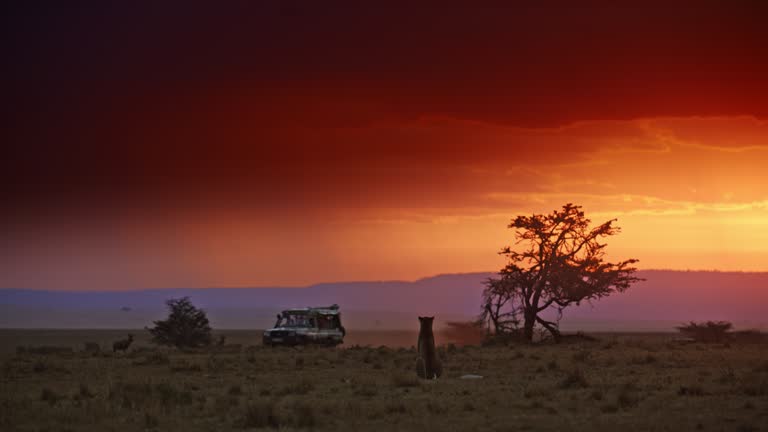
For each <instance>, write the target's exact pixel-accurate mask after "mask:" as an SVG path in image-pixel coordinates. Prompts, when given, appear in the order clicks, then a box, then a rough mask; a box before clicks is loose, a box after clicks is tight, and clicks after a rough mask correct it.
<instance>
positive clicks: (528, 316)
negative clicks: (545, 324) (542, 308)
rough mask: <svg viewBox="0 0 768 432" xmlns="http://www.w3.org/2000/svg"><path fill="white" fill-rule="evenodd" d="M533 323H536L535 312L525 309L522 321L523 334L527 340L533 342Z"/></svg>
mask: <svg viewBox="0 0 768 432" xmlns="http://www.w3.org/2000/svg"><path fill="white" fill-rule="evenodd" d="M534 324H536V312H533V311H529V310H526V311H525V313H524V321H523V336H524V337H525V340H527V341H528V342H533V326H534Z"/></svg>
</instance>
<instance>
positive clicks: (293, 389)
mask: <svg viewBox="0 0 768 432" xmlns="http://www.w3.org/2000/svg"><path fill="white" fill-rule="evenodd" d="M314 389H315V385H314V384H312V382H311V381H308V380H306V379H301V380H299V381H297V382H294V383H291V384H289V385H287V386H285V387H283V389H282V390H281V391H280V392H279V394H280V395H305V394H307V393H309V392H311V391H312V390H314Z"/></svg>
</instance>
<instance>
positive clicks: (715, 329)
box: [677, 321, 733, 343]
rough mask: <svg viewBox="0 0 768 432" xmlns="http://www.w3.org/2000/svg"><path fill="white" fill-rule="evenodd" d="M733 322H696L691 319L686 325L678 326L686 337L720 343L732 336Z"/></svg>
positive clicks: (698, 340)
mask: <svg viewBox="0 0 768 432" xmlns="http://www.w3.org/2000/svg"><path fill="white" fill-rule="evenodd" d="M732 328H733V324H731V323H730V322H728V321H707V322H705V323H696V322H693V321H691V322H690V323H688V324H686V325H682V326H679V327H677V330H678V331H679V332H680V333H681V334H682V335H683V336H685V337H689V338H691V339H693V340H695V341H697V342H704V343H720V342H725V341H727V340H729V339H730V338H731V336H732V335H731V333H730V331H731V329H732Z"/></svg>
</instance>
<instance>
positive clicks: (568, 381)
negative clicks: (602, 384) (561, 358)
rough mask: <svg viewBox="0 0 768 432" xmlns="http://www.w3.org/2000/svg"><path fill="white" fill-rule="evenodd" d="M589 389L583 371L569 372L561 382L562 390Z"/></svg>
mask: <svg viewBox="0 0 768 432" xmlns="http://www.w3.org/2000/svg"><path fill="white" fill-rule="evenodd" d="M585 387H589V383H588V382H587V378H586V377H585V376H584V373H583V372H582V371H581V369H574V370H573V371H571V372H569V373H568V374H567V375H566V376H565V378H563V380H562V381H560V388H564V389H572V388H585Z"/></svg>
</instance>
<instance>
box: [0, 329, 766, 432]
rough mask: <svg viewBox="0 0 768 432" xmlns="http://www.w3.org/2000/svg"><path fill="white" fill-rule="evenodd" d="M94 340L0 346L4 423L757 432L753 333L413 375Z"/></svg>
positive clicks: (626, 341)
mask: <svg viewBox="0 0 768 432" xmlns="http://www.w3.org/2000/svg"><path fill="white" fill-rule="evenodd" d="M86 336H88V335H86ZM95 339H96V338H95V337H91V338H85V339H83V340H80V341H71V346H79V347H80V348H79V349H64V348H63V347H58V346H57V344H56V341H55V340H51V341H47V342H46V343H44V344H41V345H40V346H41V347H42V348H40V346H37V347H36V346H30V345H29V344H28V343H26V341H24V340H19V341H18V343H24V348H23V349H20V350H18V352H16V351H15V347H5V349H4V350H3V352H5V353H7V354H3V355H2V356H0V359H1V360H2V364H1V368H0V374H1V375H0V429H2V430H3V431H6V430H7V431H15V430H19V431H26V430H29V431H36V430H72V431H80V430H83V431H84V430H114V431H122V430H126V431H128V430H131V431H133V430H158V431H159V430H188V431H204V430H252V429H261V430H270V429H281V430H320V431H322V430H334V431H335V430H381V431H388V430H405V431H408V430H418V431H421V432H424V431H431V430H435V431H441V432H443V431H462V430H492V431H493V430H500V431H501V430H518V429H519V430H590V431H595V430H597V431H600V430H605V431H609V430H616V429H622V430H624V431H632V430H638V431H640V430H642V431H653V430H697V429H703V430H768V429H766V427H765V426H764V425H766V424H768V398H766V396H768V362H767V361H766V358H768V345H766V344H764V343H752V342H750V343H744V344H739V343H735V342H733V343H731V344H729V345H728V346H725V345H712V344H709V345H706V344H696V343H693V344H685V345H681V344H676V343H674V342H672V341H671V340H670V339H671V337H669V336H647V337H637V336H636V337H630V336H621V335H612V336H605V337H601V338H600V340H598V341H591V340H586V339H584V340H575V341H570V342H569V343H567V344H561V345H539V346H526V345H515V346H512V347H509V346H503V345H496V346H488V347H482V348H481V347H473V346H465V347H456V346H449V347H445V348H444V349H441V350H440V353H441V356H442V357H443V360H444V363H445V368H446V369H445V370H446V374H445V376H444V377H443V378H441V379H440V380H437V381H423V380H419V379H417V378H416V375H415V370H414V367H415V366H414V365H415V357H416V353H415V352H414V350H413V349H406V348H400V349H394V348H389V347H378V348H370V347H360V346H353V347H349V348H338V349H329V348H304V349H292V348H266V347H261V346H258V345H250V346H249V345H248V344H247V343H246V344H243V345H242V347H241V346H237V349H235V348H232V349H222V348H221V347H217V348H213V349H211V350H210V351H204V350H197V351H194V352H178V351H173V350H159V349H158V350H156V349H152V348H148V347H142V346H137V347H136V348H133V349H132V350H131V351H130V352H128V353H126V354H122V353H120V354H116V355H114V354H112V353H111V352H103V351H102V352H98V353H95V352H94V350H93V349H84V348H83V347H84V346H85V345H84V343H85V341H91V340H95ZM465 374H477V375H482V376H483V378H482V379H474V380H465V379H461V378H460V377H461V376H462V375H465Z"/></svg>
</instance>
